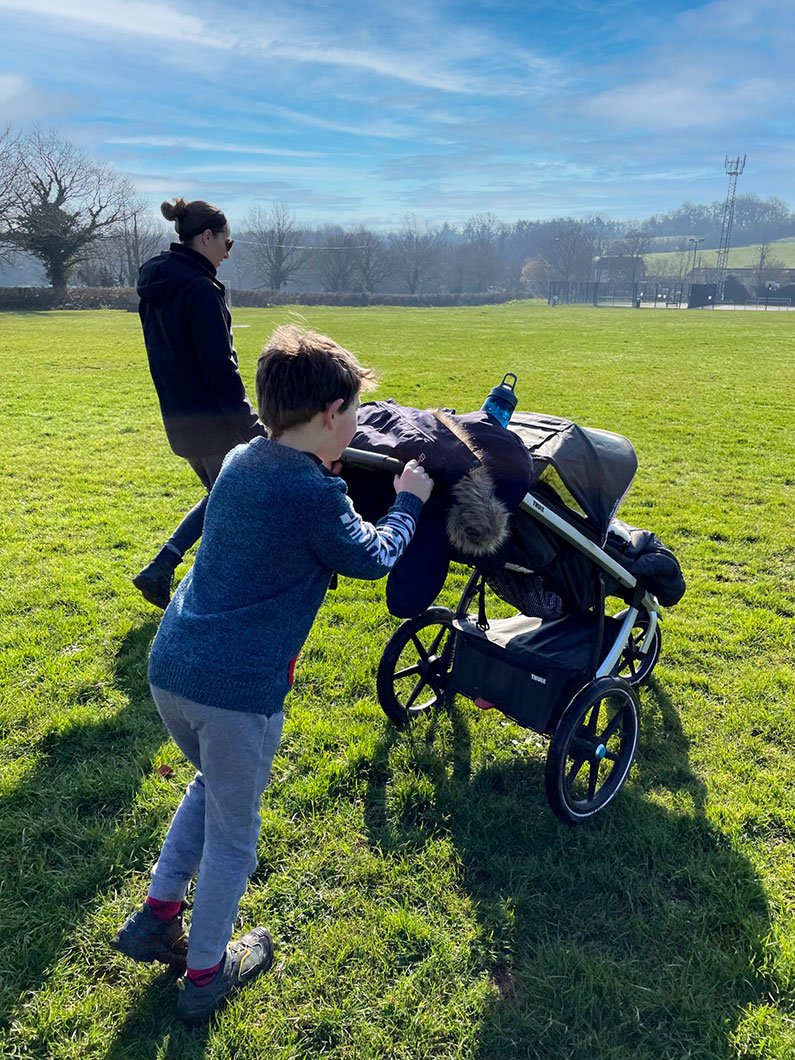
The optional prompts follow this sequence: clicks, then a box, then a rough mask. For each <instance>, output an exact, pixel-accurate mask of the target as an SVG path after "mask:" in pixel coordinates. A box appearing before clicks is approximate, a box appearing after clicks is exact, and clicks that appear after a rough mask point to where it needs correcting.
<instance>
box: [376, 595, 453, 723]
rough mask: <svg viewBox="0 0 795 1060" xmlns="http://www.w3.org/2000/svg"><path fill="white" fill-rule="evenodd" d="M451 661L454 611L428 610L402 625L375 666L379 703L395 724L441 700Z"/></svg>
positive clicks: (445, 687)
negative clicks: (376, 667)
mask: <svg viewBox="0 0 795 1060" xmlns="http://www.w3.org/2000/svg"><path fill="white" fill-rule="evenodd" d="M452 659H453V612H452V611H449V610H448V609H447V608H446V607H431V608H429V609H428V610H427V611H425V612H424V613H423V614H421V615H417V617H416V618H409V619H407V620H406V621H405V622H401V624H400V625H399V626H398V628H397V629H396V630H395V632H394V633H393V634H392V637H391V638H390V640H389V642H388V643H387V646H386V647H385V648H384V653H383V655H382V656H381V662H380V663H379V664H378V673H377V675H376V689H377V692H378V702H379V703H380V704H381V709H382V710H383V711H384V713H385V714H386V716H387V717H388V718H389V719H390V721H393V722H394V723H395V724H396V725H404V724H405V723H406V722H407V721H409V720H410V719H411V718H412V717H414V716H416V715H417V714H422V713H424V712H425V711H427V710H431V709H432V708H433V707H437V706H440V705H441V703H442V702H443V700H444V695H445V692H446V690H447V686H448V682H449V674H450V664H451V662H452Z"/></svg>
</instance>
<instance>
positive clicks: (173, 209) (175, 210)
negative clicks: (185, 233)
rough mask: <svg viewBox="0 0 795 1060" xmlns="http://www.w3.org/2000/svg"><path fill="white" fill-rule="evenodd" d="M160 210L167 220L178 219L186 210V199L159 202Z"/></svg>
mask: <svg viewBox="0 0 795 1060" xmlns="http://www.w3.org/2000/svg"><path fill="white" fill-rule="evenodd" d="M160 212H161V213H162V215H163V216H164V217H165V219H166V220H167V221H178V220H179V219H180V218H181V217H184V216H185V215H186V214H187V212H188V201H187V199H174V202H173V203H170V202H163V203H161V204H160Z"/></svg>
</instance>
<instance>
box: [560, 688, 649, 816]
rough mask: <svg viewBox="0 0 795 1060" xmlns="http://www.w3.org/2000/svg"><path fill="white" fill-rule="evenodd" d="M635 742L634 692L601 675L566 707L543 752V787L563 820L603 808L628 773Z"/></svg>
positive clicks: (590, 814) (635, 700) (636, 731)
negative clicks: (544, 761)
mask: <svg viewBox="0 0 795 1060" xmlns="http://www.w3.org/2000/svg"><path fill="white" fill-rule="evenodd" d="M637 744H638V695H637V692H636V691H635V689H634V688H633V687H632V686H631V685H630V684H629V683H628V682H627V681H624V680H623V679H622V678H620V677H600V678H598V679H597V680H596V681H592V682H591V683H590V684H589V685H586V686H585V688H583V689H582V690H581V691H580V692H578V693H577V695H576V696H575V697H574V699H573V700H572V701H571V703H570V704H569V705H568V707H566V709H565V711H564V712H563V715H562V716H561V719H560V721H559V722H558V725H557V728H556V729H555V732H554V734H553V736H552V741H551V743H550V745H549V751H548V753H547V763H546V771H545V778H544V779H545V786H546V792H547V798H548V799H549V803H550V805H551V807H552V809H553V810H554V812H555V813H556V814H557V816H558V817H560V819H561V820H562V821H565V822H566V823H567V824H578V823H579V822H580V821H584V820H586V819H587V818H589V817H593V815H594V814H595V813H598V812H599V811H600V810H603V809H604V808H605V806H607V805H608V803H610V802H611V801H612V799H613V798H614V797H615V795H616V794H617V793H618V791H619V789H620V788H621V786H622V784H623V783H624V781H625V780H626V779H627V776H628V774H629V770H630V766H631V765H632V759H633V758H634V757H635V748H636V747H637Z"/></svg>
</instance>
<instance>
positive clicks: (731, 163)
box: [715, 155, 747, 302]
mask: <svg viewBox="0 0 795 1060" xmlns="http://www.w3.org/2000/svg"><path fill="white" fill-rule="evenodd" d="M746 157H747V156H746V155H743V157H742V158H740V156H739V155H738V156H737V157H736V158H729V156H728V155H726V162H725V164H724V168H725V170H726V175H727V176H728V178H729V191H728V193H727V195H726V202H725V203H724V205H723V226H722V228H721V233H720V246H719V247H718V265H717V269H716V271H715V285H716V290H715V301H716V302H722V301H723V288H724V287H725V286H726V269H727V268H728V265H729V247H730V246H731V239H732V225H733V224H734V200H735V199H736V197H737V178H738V177H739V176H740V174H741V173H742V171H743V170H744V169H745V159H746Z"/></svg>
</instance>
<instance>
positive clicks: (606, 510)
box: [508, 412, 638, 542]
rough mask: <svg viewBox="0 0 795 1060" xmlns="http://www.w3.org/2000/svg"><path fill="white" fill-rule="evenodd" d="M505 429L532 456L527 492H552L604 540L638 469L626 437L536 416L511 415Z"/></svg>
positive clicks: (551, 417) (533, 414)
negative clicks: (537, 489)
mask: <svg viewBox="0 0 795 1060" xmlns="http://www.w3.org/2000/svg"><path fill="white" fill-rule="evenodd" d="M508 426H509V429H510V430H512V431H513V432H514V433H515V434H517V435H518V436H519V437H520V438H521V440H522V442H523V443H524V445H525V448H526V449H527V451H528V452H529V453H530V455H531V456H532V458H533V473H532V482H531V483H530V486H531V488H532V486H534V485H536V484H538V483H542V484H544V485H546V486H548V487H549V488H551V489H552V490H553V491H554V492H555V494H556V495H557V497H558V498H559V499H560V501H562V503H563V504H564V505H565V507H566V508H567V509H568V510H569V511H572V512H575V513H576V514H577V515H579V516H580V518H581V519H582V520H584V521H585V522H586V524H587V525H588V526H589V527H590V528H591V530H593V531H594V533H595V534H596V535H597V537H598V538H599V540H600V542H604V540H605V537H606V535H607V529H608V527H609V525H610V521H611V520H612V518H613V516H614V515H615V513H616V511H617V509H618V506H619V504H620V503H621V501H622V499H623V497H624V495H625V494H626V492H627V490H628V489H629V487H630V486H631V485H632V480H633V478H634V477H635V472H636V471H637V468H638V460H637V457H636V456H635V450H634V449H633V448H632V444H631V443H630V442H629V441H628V439H626V438H624V437H622V435H620V434H613V433H611V432H610V431H602V430H598V429H597V428H595V427H580V426H578V425H577V424H576V423H572V422H571V421H570V420H563V419H559V418H558V417H557V416H546V415H544V414H543V413H538V412H516V413H514V415H513V417H512V419H511V422H510V423H509V425H508Z"/></svg>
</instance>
